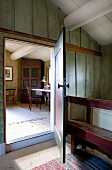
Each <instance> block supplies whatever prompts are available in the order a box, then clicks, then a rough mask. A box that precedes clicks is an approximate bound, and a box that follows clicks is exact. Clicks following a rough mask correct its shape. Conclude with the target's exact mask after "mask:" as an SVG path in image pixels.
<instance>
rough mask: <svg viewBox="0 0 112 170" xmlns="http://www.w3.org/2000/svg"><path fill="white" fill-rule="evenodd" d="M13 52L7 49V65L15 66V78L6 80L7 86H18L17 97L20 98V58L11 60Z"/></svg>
mask: <svg viewBox="0 0 112 170" xmlns="http://www.w3.org/2000/svg"><path fill="white" fill-rule="evenodd" d="M10 55H11V52H9V51H7V50H6V51H5V66H11V67H12V68H13V80H12V81H5V84H6V88H16V94H17V99H16V100H19V99H20V75H21V69H20V61H21V60H20V59H19V60H16V61H14V60H11V59H10Z"/></svg>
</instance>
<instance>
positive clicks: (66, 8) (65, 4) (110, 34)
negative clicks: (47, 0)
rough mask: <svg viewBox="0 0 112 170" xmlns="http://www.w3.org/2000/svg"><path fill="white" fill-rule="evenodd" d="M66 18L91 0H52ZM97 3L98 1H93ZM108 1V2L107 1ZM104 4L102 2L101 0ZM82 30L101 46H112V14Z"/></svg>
mask: <svg viewBox="0 0 112 170" xmlns="http://www.w3.org/2000/svg"><path fill="white" fill-rule="evenodd" d="M51 1H52V3H54V4H55V5H56V6H58V7H59V8H60V9H61V10H62V11H63V12H64V13H65V14H66V16H68V15H70V14H71V13H72V12H74V11H76V10H77V9H79V8H80V7H82V6H83V5H85V4H86V3H88V2H90V1H91V0H51ZM92 1H97V0H92ZM105 1H108V0H105ZM101 3H102V0H101ZM82 28H83V29H84V30H85V31H86V32H87V33H88V34H89V35H90V36H91V37H92V38H94V39H95V40H96V41H97V42H98V43H99V44H100V45H102V46H103V45H108V44H112V31H111V30H112V12H111V11H110V12H109V13H107V14H105V15H103V16H101V17H99V18H97V19H95V20H94V21H91V22H89V23H87V24H86V25H83V26H82Z"/></svg>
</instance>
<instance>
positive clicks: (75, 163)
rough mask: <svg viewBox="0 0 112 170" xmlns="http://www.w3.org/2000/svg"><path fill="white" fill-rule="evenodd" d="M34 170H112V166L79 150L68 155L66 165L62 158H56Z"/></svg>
mask: <svg viewBox="0 0 112 170" xmlns="http://www.w3.org/2000/svg"><path fill="white" fill-rule="evenodd" d="M32 170H112V165H111V164H109V163H107V162H106V161H104V160H102V159H101V158H99V157H96V156H94V155H92V154H90V153H88V152H86V151H84V150H77V152H76V153H75V155H72V154H70V153H69V154H67V155H66V163H65V164H63V163H62V162H61V158H56V159H53V160H51V161H49V162H46V163H44V164H42V165H39V166H37V167H35V168H33V169H32Z"/></svg>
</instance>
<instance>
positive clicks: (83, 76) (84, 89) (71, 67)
mask: <svg viewBox="0 0 112 170" xmlns="http://www.w3.org/2000/svg"><path fill="white" fill-rule="evenodd" d="M66 42H67V43H70V44H74V45H77V46H80V47H84V48H88V49H92V50H97V51H100V50H101V49H100V46H99V44H98V43H97V42H96V41H94V40H93V39H92V38H91V37H90V36H89V35H88V34H87V33H86V32H85V31H84V30H83V29H81V28H78V29H76V30H74V31H71V32H67V33H66ZM66 55H67V57H66V65H67V66H66V69H67V73H66V75H67V83H70V89H67V95H70V96H78V97H88V98H97V99H98V98H101V90H100V84H101V82H100V60H101V59H100V58H101V57H99V56H93V55H90V54H85V53H79V52H70V51H67V52H66ZM73 57H74V58H73Z"/></svg>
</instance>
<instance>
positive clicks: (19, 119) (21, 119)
mask: <svg viewBox="0 0 112 170" xmlns="http://www.w3.org/2000/svg"><path fill="white" fill-rule="evenodd" d="M49 130H50V112H49V110H48V107H45V106H44V105H43V106H42V109H41V110H40V109H39V108H36V107H35V105H34V106H33V107H32V111H29V109H28V104H24V105H23V104H19V105H11V106H10V105H8V106H7V108H6V140H7V143H12V142H15V141H17V140H22V139H26V138H28V137H29V136H30V137H31V136H35V135H37V134H40V133H42V132H47V131H49Z"/></svg>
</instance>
